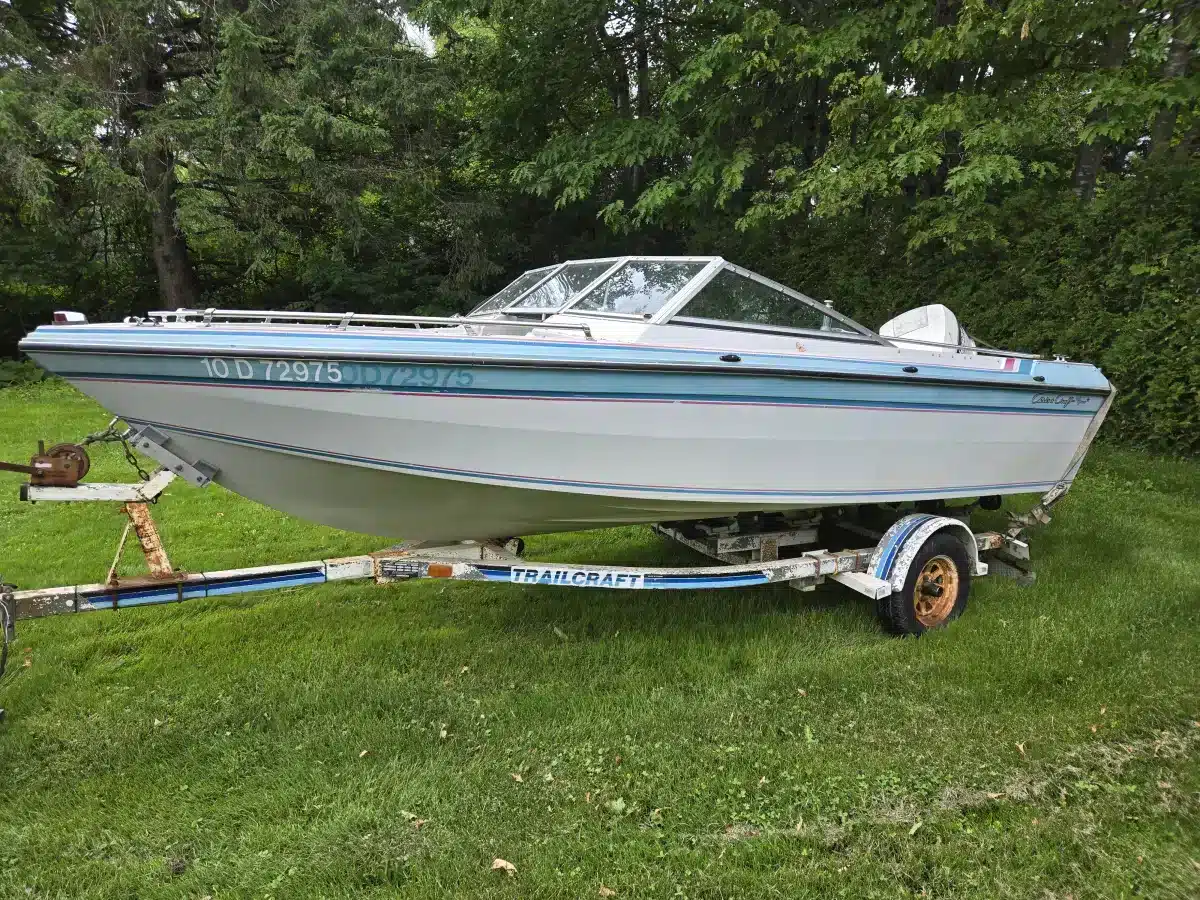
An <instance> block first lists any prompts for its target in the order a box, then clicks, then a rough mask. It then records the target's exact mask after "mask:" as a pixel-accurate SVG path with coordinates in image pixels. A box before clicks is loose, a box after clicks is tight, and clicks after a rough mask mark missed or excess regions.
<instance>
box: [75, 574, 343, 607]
mask: <svg viewBox="0 0 1200 900" xmlns="http://www.w3.org/2000/svg"><path fill="white" fill-rule="evenodd" d="M325 581H326V578H325V567H324V566H323V565H321V566H309V567H307V568H303V569H298V570H296V571H292V572H269V573H267V572H264V573H262V574H258V575H240V574H234V573H230V574H229V575H228V576H226V577H222V576H221V573H219V572H218V573H214V574H212V575H207V576H204V577H203V579H202V580H195V581H184V582H175V581H169V582H164V583H163V584H161V585H153V586H149V587H137V588H121V587H117V588H115V589H112V590H107V591H104V592H103V593H96V594H90V595H88V596H86V597H83V598H81V599H83V600H85V601H86V602H87V603H90V604H91V605H92V606H96V607H101V608H104V607H113V606H115V607H116V608H117V609H126V608H131V607H135V606H153V605H155V604H160V603H178V602H180V601H182V600H199V599H202V598H204V597H219V596H222V595H227V594H245V593H250V592H252V591H270V590H276V589H278V588H287V587H302V586H304V585H309V584H323V583H324V582H325ZM114 596H115V598H116V602H115V603H114V602H113V598H114Z"/></svg>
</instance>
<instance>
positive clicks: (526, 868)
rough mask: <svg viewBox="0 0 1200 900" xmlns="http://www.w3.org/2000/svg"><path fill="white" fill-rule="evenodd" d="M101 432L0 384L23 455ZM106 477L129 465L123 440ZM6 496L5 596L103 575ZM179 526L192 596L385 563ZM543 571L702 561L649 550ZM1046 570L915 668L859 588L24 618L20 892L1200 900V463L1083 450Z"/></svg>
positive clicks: (406, 593) (245, 523)
mask: <svg viewBox="0 0 1200 900" xmlns="http://www.w3.org/2000/svg"><path fill="white" fill-rule="evenodd" d="M105 421H106V416H105V414H104V413H103V412H102V411H101V410H99V409H98V408H97V407H95V406H94V405H93V404H92V403H91V402H90V401H87V400H86V399H84V398H81V397H80V396H79V395H78V394H76V393H74V392H73V391H71V390H70V389H68V388H66V387H64V386H62V385H61V384H56V383H47V384H44V385H37V386H32V387H23V388H13V389H8V390H4V391H0V423H2V427H0V458H3V459H20V458H22V457H23V456H26V455H28V452H29V450H30V445H31V442H32V441H33V440H34V439H36V438H37V437H39V436H41V437H45V438H47V439H53V440H56V441H57V440H68V439H78V438H79V437H80V436H81V435H82V434H84V433H85V432H88V431H92V430H96V429H98V428H101V427H103V425H104V424H105ZM93 472H94V475H93V476H92V478H93V479H122V480H125V478H126V476H127V474H128V473H127V471H126V470H125V468H124V464H123V463H122V461H121V458H120V454H119V452H118V451H117V450H116V449H115V448H113V447H111V446H109V447H103V448H101V449H100V450H99V451H98V452H97V454H96V465H95V467H94V470H93ZM0 478H4V481H3V484H4V485H8V487H3V488H2V490H0V548H2V549H0V573H3V575H4V576H5V578H6V579H7V580H10V581H15V582H17V583H19V584H20V585H21V586H22V587H37V586H48V585H52V584H66V583H72V582H77V581H95V580H99V579H101V578H102V577H103V574H104V571H105V569H106V567H107V565H108V564H109V562H110V556H111V553H112V549H113V545H114V543H115V540H116V537H117V536H118V534H119V532H120V528H121V521H122V520H121V516H120V513H119V512H118V510H117V509H116V508H115V507H107V506H104V505H100V504H97V505H93V506H91V507H88V506H86V505H81V506H77V507H70V506H52V505H49V504H42V505H38V506H36V507H33V506H29V505H27V504H21V503H19V502H17V500H16V497H15V495H16V485H17V483H18V481H19V478H18V477H17V476H0ZM156 518H157V519H158V521H159V522H160V524H161V526H162V530H163V532H164V534H165V535H166V538H167V541H168V548H169V549H170V550H171V551H172V554H173V556H172V558H173V562H174V563H175V564H176V565H178V566H181V567H184V568H187V569H191V570H193V571H195V570H201V569H205V568H208V569H211V568H223V567H230V566H238V565H253V564H259V563H265V562H270V561H283V560H302V559H312V558H320V557H323V556H335V555H343V554H348V553H356V552H364V551H367V550H371V549H376V548H378V547H379V546H380V545H381V544H382V543H383V542H381V541H380V539H378V538H371V537H368V536H363V535H353V534H347V533H342V532H335V531H331V530H329V529H325V528H320V527H317V526H314V525H309V524H307V523H304V522H300V521H297V520H295V519H291V518H288V517H287V516H284V515H282V514H280V513H276V512H274V511H271V510H267V509H263V508H262V507H259V506H256V505H254V504H252V503H249V502H247V501H245V500H242V499H240V498H238V497H235V496H233V495H231V494H228V493H225V492H223V491H222V490H220V489H216V488H212V489H208V490H205V491H197V490H192V489H189V488H187V487H186V486H184V485H178V484H177V485H175V486H172V488H171V489H170V491H169V492H168V496H167V497H165V498H164V499H163V501H162V502H161V503H160V504H159V506H158V508H157V509H156ZM529 545H530V546H529V550H530V555H531V556H533V557H534V558H544V559H553V560H576V561H585V560H586V561H604V562H626V563H635V562H645V563H659V564H669V563H671V562H674V563H676V564H686V563H687V562H689V561H691V560H693V557H691V556H690V555H689V554H688V552H687V551H685V550H682V549H679V548H674V547H671V546H668V545H666V544H664V543H663V542H661V541H660V540H659V539H657V538H655V537H654V536H653V535H652V534H651V533H650V532H648V531H646V530H644V529H636V528H632V529H622V530H618V531H613V532H605V533H588V534H581V535H575V536H558V537H547V538H537V539H532V540H530V541H529ZM1034 554H1035V561H1036V566H1037V569H1038V572H1039V579H1038V583H1037V585H1036V586H1035V587H1033V588H1028V589H1023V588H1019V587H1017V586H1016V585H1015V584H1013V583H1011V582H1007V581H1004V580H1003V579H999V578H989V579H984V580H982V581H979V582H977V583H976V585H975V588H974V590H973V593H972V599H971V606H970V608H969V609H968V610H967V613H966V614H965V616H964V617H963V618H962V619H961V620H960V621H958V622H957V623H955V624H954V625H953V626H951V627H950V628H948V629H946V630H945V631H942V632H939V633H936V634H932V635H929V636H926V637H925V638H922V639H921V640H919V641H918V640H897V639H893V638H889V637H886V636H884V635H883V634H882V633H881V632H880V630H879V628H878V627H877V625H876V623H875V621H874V619H873V617H872V611H871V608H870V604H869V603H868V602H866V601H864V600H862V599H857V598H856V595H853V594H851V593H849V592H847V591H844V590H843V589H841V588H837V587H831V588H830V589H828V590H824V589H823V590H820V591H818V592H816V593H814V594H802V593H798V592H794V591H791V590H788V589H787V588H782V587H781V588H756V589H749V590H745V591H733V592H726V591H719V592H678V593H666V594H657V593H655V594H645V593H640V592H616V591H614V592H599V591H570V590H564V589H554V588H528V589H522V588H517V587H505V586H496V585H476V584H469V583H445V584H442V583H434V582H426V583H418V584H408V585H393V586H373V585H367V584H361V583H355V584H345V585H326V586H323V587H319V588H309V589H299V590H290V591H280V592H275V593H265V594H255V595H248V596H245V597H242V598H236V597H234V598H226V599H221V600H211V601H208V600H198V601H193V602H189V603H186V604H182V605H172V606H168V607H159V608H155V609H145V610H126V611H121V612H117V613H113V612H107V611H105V612H97V613H91V614H87V615H79V616H62V617H58V618H55V619H47V620H40V621H29V622H22V623H19V634H18V641H17V644H16V645H15V648H14V649H15V656H14V658H13V659H12V660H10V671H9V674H7V675H6V676H5V677H4V679H3V681H2V682H0V700H2V703H3V705H4V706H6V707H7V708H8V720H7V721H6V722H5V723H4V724H3V725H0V776H2V777H0V896H3V897H9V896H12V897H26V896H32V897H39V898H42V897H73V898H74V897H105V898H108V897H129V898H132V897H138V898H156V897H171V898H174V897H196V898H199V897H204V896H211V897H213V898H214V900H219V898H229V897H279V898H284V897H288V898H290V897H350V896H354V897H360V896H361V897H392V896H416V897H431V898H433V897H438V898H441V897H446V896H493V895H494V896H505V897H585V898H591V897H596V896H598V892H599V890H600V887H601V885H604V886H606V887H607V888H609V889H611V890H613V891H616V895H617V896H618V897H692V898H728V897H753V898H759V897H842V896H844V897H887V898H894V897H908V896H923V897H950V896H953V897H979V898H985V897H986V898H991V897H1046V898H1050V897H1053V898H1066V897H1068V896H1069V897H1073V898H1076V900H1078V898H1084V897H1127V896H1128V897H1132V896H1143V897H1145V896H1150V897H1180V898H1184V897H1195V896H1197V895H1200V814H1198V812H1200V766H1198V765H1197V750H1198V743H1200V727H1198V726H1197V724H1196V721H1197V719H1198V718H1200V674H1198V673H1200V669H1198V666H1200V465H1197V464H1194V463H1183V462H1172V461H1163V460H1157V459H1152V458H1150V457H1146V456H1141V455H1137V454H1133V453H1128V452H1121V451H1116V450H1111V449H1106V448H1101V449H1099V450H1097V451H1096V452H1094V453H1093V455H1092V456H1091V458H1089V460H1088V463H1087V465H1086V466H1085V470H1084V474H1083V476H1082V477H1081V478H1080V480H1079V482H1078V484H1077V486H1076V489H1075V490H1074V491H1073V492H1072V494H1071V495H1070V496H1069V497H1068V498H1067V499H1066V500H1065V501H1064V502H1063V503H1062V504H1061V506H1060V508H1059V511H1058V514H1057V515H1056V519H1055V522H1054V523H1053V524H1052V525H1051V526H1050V527H1049V528H1047V529H1045V530H1043V531H1042V532H1040V533H1039V534H1038V535H1037V536H1036V538H1035V541H1034ZM26 660H28V663H29V664H28V665H24V662H25V661H26ZM363 751H367V752H366V755H363ZM514 774H516V775H519V776H520V779H521V780H520V781H517V780H516V779H515V778H514V777H513V776H514ZM422 820H423V824H420V827H418V822H420V821H422ZM496 857H501V858H503V859H506V860H508V861H510V862H512V863H513V864H514V865H515V866H516V869H517V874H516V875H515V877H507V876H505V875H504V874H502V873H500V872H492V871H490V866H491V863H492V860H493V859H494V858H496Z"/></svg>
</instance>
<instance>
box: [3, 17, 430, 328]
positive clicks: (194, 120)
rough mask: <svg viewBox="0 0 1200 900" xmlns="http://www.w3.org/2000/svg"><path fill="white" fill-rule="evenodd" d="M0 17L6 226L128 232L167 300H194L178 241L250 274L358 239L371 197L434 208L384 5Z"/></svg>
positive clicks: (422, 80)
mask: <svg viewBox="0 0 1200 900" xmlns="http://www.w3.org/2000/svg"><path fill="white" fill-rule="evenodd" d="M0 15H3V16H4V20H3V29H4V34H5V37H6V42H7V44H8V45H9V48H10V50H9V53H8V54H7V56H8V62H7V64H6V65H5V69H4V72H3V76H2V77H3V79H4V82H3V84H4V89H5V98H6V99H5V103H4V108H5V111H6V115H5V117H4V119H3V121H2V123H0V128H3V130H4V133H5V134H7V135H9V136H10V138H11V139H13V141H14V143H13V145H12V146H13V147H15V148H17V149H15V150H14V151H12V152H8V153H5V154H4V155H3V156H0V167H2V168H0V178H3V179H4V180H6V181H7V182H8V183H9V184H10V185H12V186H14V187H15V193H16V194H17V196H19V197H20V198H21V202H22V212H21V214H22V215H23V216H25V217H27V218H29V219H31V220H37V221H39V222H40V223H41V224H43V225H44V226H46V227H50V228H53V229H58V230H60V231H65V232H67V233H70V234H73V235H74V236H75V237H76V238H77V239H80V240H86V241H89V242H91V243H95V244H97V245H107V242H109V241H110V240H112V235H113V234H114V232H128V231H131V230H135V231H141V232H143V233H145V235H146V236H147V241H146V249H147V250H148V251H149V256H150V258H151V259H152V261H153V265H154V269H155V272H156V274H157V282H158V288H159V293H160V296H161V300H162V302H164V303H165V304H167V305H168V306H169V307H177V306H196V305H198V304H199V303H200V300H201V278H200V277H199V275H198V273H197V260H196V258H195V257H196V250H197V247H200V248H201V249H202V250H203V251H204V254H205V262H206V263H209V262H210V259H211V257H210V256H209V254H215V255H216V257H217V258H216V259H211V263H215V264H216V265H217V266H218V267H220V266H226V267H232V268H234V269H237V270H240V275H241V276H245V275H246V274H249V275H250V276H253V275H254V273H256V272H261V271H263V270H264V269H274V270H275V271H278V269H279V266H280V265H294V264H295V262H296V258H297V257H298V256H300V255H302V254H303V253H305V252H307V251H308V250H309V249H311V248H312V247H313V246H314V245H323V246H325V248H326V250H327V249H328V244H329V243H330V241H329V240H328V239H329V238H330V237H331V236H332V237H333V238H334V240H333V243H338V242H341V241H349V242H350V243H351V244H353V243H354V242H356V241H359V240H362V239H363V238H364V237H365V228H366V223H367V222H368V221H369V220H370V219H371V218H372V210H371V209H370V207H371V204H375V205H376V207H377V206H378V205H379V203H381V202H383V203H385V202H387V200H388V198H389V197H392V196H397V195H404V196H406V198H411V197H413V196H416V197H420V198H424V207H425V209H424V210H422V212H425V211H428V210H434V211H435V212H437V211H438V207H439V204H440V203H441V200H442V198H441V197H439V196H438V193H437V192H438V190H439V188H440V183H439V181H440V174H441V172H440V169H439V166H440V161H439V158H438V152H439V149H440V145H439V141H440V140H441V139H442V137H443V134H442V132H441V129H443V128H444V123H443V122H442V121H441V119H440V115H439V112H438V104H439V103H440V102H441V100H442V97H441V95H440V94H439V93H438V84H437V78H436V75H435V74H433V73H432V71H431V61H430V60H429V58H428V57H427V56H426V55H425V54H424V53H423V52H422V51H421V50H420V49H419V48H415V47H413V46H412V45H411V44H410V43H409V41H408V40H407V38H406V36H405V31H404V26H403V22H402V21H401V18H400V14H399V5H398V4H396V3H391V2H385V0H380V2H372V0H342V2H336V3H335V2H318V0H296V2H289V3H280V2H268V0H203V2H184V0H77V2H73V3H66V2H57V3H53V2H26V0H18V2H16V3H15V4H14V5H13V6H12V7H11V8H9V9H4V10H2V12H0ZM364 192H368V195H367V196H364ZM404 205H405V208H406V209H407V210H410V211H411V210H412V209H413V207H414V205H416V204H414V203H413V202H412V200H411V199H406V200H405V203H404ZM443 215H444V214H443ZM215 236H219V237H220V240H215V239H214V238H215ZM230 251H232V252H233V254H234V258H233V259H228V258H225V259H221V258H220V257H222V256H224V255H225V254H228V253H229V252H230ZM208 280H209V282H210V287H211V286H212V284H211V281H212V280H211V278H210V279H208Z"/></svg>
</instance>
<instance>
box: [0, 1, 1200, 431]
mask: <svg viewBox="0 0 1200 900" xmlns="http://www.w3.org/2000/svg"><path fill="white" fill-rule="evenodd" d="M1198 36H1200V9H1198V4H1197V3H1196V2H1195V0H1174V2H1171V0H1162V2H1149V3H1138V4H1133V3H1129V2H1127V0H1077V2H1063V0H1011V2H1009V0H908V2H898V0H886V2H874V3H861V2H856V0H816V2H806V0H790V2H787V0H750V2H745V0H692V2H686V0H425V2H422V3H418V4H412V5H408V4H401V3H398V2H395V3H394V2H385V0H288V2H284V0H75V2H70V0H0V304H2V306H0V309H2V311H0V342H2V346H0V353H2V352H4V350H3V348H7V349H8V352H11V350H12V345H13V342H14V341H15V339H16V337H18V336H19V335H20V334H21V333H22V332H23V330H25V329H26V328H28V327H30V326H31V325H33V324H35V323H36V322H38V321H43V320H44V319H45V318H46V316H47V314H48V312H49V311H50V310H52V309H53V308H56V307H63V306H67V307H71V308H76V309H83V310H85V311H87V312H89V313H91V314H93V315H101V316H118V315H124V314H128V313H130V312H135V311H140V310H145V309H147V308H151V307H160V306H167V307H172V308H173V307H177V306H212V305H228V306H239V305H240V306H294V307H301V308H320V309H344V308H356V309H383V310H390V311H410V310H411V311H428V312H432V311H457V310H463V309H466V308H468V307H469V306H470V305H471V304H472V303H474V302H475V301H476V300H477V299H478V298H480V297H482V296H484V295H485V294H486V293H488V292H489V291H491V290H494V289H495V288H496V287H498V286H499V285H501V284H502V283H503V282H504V281H505V280H506V279H508V278H510V277H511V276H512V275H514V274H515V273H516V272H518V271H519V270H520V269H522V268H523V267H526V266H529V265H537V264H544V263H546V262H550V261H554V260H557V259H562V258H567V257H571V256H579V255H584V254H587V255H599V254H610V253H614V252H623V251H630V252H650V251H653V252H685V251H690V252H715V253H722V254H723V255H726V256H728V257H730V258H732V259H734V260H735V261H738V262H741V263H743V264H745V265H748V266H750V267H752V268H757V269H759V270H761V271H764V272H766V273H768V274H771V275H773V276H775V277H778V278H780V279H781V280H784V281H787V282H790V283H793V284H795V285H796V286H798V287H801V288H803V289H804V290H806V291H807V292H809V293H812V294H814V295H817V296H822V297H823V298H825V299H829V300H831V301H833V302H834V303H835V304H837V305H838V306H840V307H841V308H843V309H845V310H846V311H847V312H849V313H851V314H852V315H855V316H857V317H859V318H862V319H863V320H864V321H865V322H866V323H867V324H871V325H878V324H880V322H882V321H883V320H884V319H885V318H886V317H888V316H890V315H892V314H894V313H895V312H898V311H900V310H901V309H903V308H907V307H911V306H915V305H919V304H923V303H927V302H933V301H935V300H940V301H942V302H946V303H948V304H949V305H950V306H951V307H952V308H954V309H955V310H956V311H957V312H958V313H959V314H960V316H961V317H962V318H964V320H965V321H966V322H967V324H968V326H969V327H971V329H972V331H973V332H977V333H979V334H980V335H981V336H982V337H983V338H985V339H986V340H988V341H990V342H993V343H999V344H1012V345H1016V346H1019V347H1021V348H1022V349H1028V350H1034V351H1039V352H1047V353H1055V352H1056V353H1065V354H1067V355H1069V356H1072V357H1077V358H1087V359H1090V360H1092V361H1094V362H1097V363H1099V364H1101V365H1102V366H1103V367H1104V368H1105V370H1106V372H1108V373H1109V375H1110V377H1112V378H1113V379H1114V380H1115V381H1116V383H1117V384H1118V387H1119V388H1120V389H1121V395H1120V403H1119V409H1118V412H1117V415H1116V416H1115V417H1114V425H1113V431H1114V432H1119V433H1120V434H1121V436H1122V437H1123V438H1124V439H1125V440H1127V441H1129V442H1132V443H1137V444H1142V445H1147V446H1151V447H1154V448H1157V449H1162V450H1168V451H1172V452H1183V453H1194V452H1197V451H1198V450H1200V249H1198V248H1200V244H1198V242H1197V233H1198V231H1200V229H1198V228H1197V224H1198V223H1197V218H1198V217H1200V116H1198V114H1197V97H1198V94H1200V66H1198V64H1197V59H1196V41H1197V37H1198Z"/></svg>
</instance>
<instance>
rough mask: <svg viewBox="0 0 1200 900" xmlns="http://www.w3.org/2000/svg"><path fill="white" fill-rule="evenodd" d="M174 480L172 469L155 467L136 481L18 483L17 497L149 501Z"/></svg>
mask: <svg viewBox="0 0 1200 900" xmlns="http://www.w3.org/2000/svg"><path fill="white" fill-rule="evenodd" d="M174 480H175V473H174V472H172V471H170V470H169V469H159V470H158V471H157V472H155V473H154V474H153V475H152V476H151V477H150V480H149V481H140V482H137V483H136V484H102V483H94V484H88V483H82V484H77V485H76V486H75V487H70V488H69V487H41V486H39V485H36V484H25V485H22V486H21V499H22V500H28V501H30V502H31V503H43V502H54V503H66V502H71V503H77V502H79V501H81V500H108V501H115V502H117V503H149V502H151V501H152V500H154V499H156V498H157V497H158V495H159V494H161V493H162V492H163V491H165V490H166V489H167V485H169V484H170V483H171V482H172V481H174Z"/></svg>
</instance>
